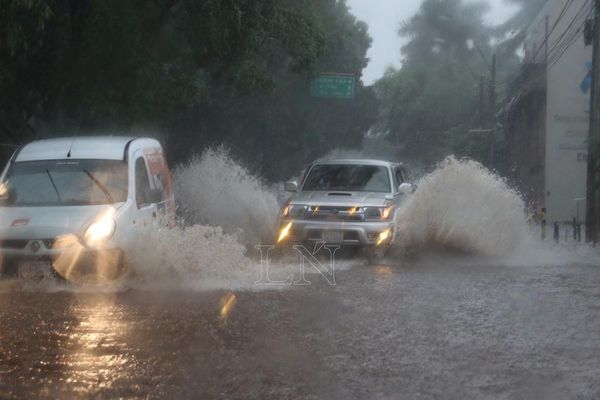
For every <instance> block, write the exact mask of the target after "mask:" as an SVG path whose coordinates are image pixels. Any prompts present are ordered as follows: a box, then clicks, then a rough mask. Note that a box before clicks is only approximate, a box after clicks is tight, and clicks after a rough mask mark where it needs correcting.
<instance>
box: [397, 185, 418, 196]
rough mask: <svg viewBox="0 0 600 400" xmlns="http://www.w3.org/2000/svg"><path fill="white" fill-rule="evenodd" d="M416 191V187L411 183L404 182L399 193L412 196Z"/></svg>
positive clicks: (399, 188) (399, 187)
mask: <svg viewBox="0 0 600 400" xmlns="http://www.w3.org/2000/svg"><path fill="white" fill-rule="evenodd" d="M414 191H415V187H414V186H413V185H411V184H410V183H406V182H404V183H403V184H401V185H400V186H398V193H400V194H411V193H413V192H414Z"/></svg>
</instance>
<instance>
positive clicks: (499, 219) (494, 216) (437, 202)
mask: <svg viewBox="0 0 600 400" xmlns="http://www.w3.org/2000/svg"><path fill="white" fill-rule="evenodd" d="M524 209H525V207H524V203H523V200H522V199H521V197H520V196H519V194H518V193H517V192H515V191H514V190H512V189H511V188H509V187H508V185H507V184H506V182H505V181H503V180H502V179H500V178H499V177H498V176H496V175H494V174H493V173H491V172H490V171H488V170H487V169H486V168H484V167H483V166H482V165H481V164H479V163H477V162H475V161H471V160H457V159H456V158H454V157H449V158H447V159H446V160H445V161H444V162H442V163H441V164H440V165H439V167H438V168H437V169H436V170H435V171H434V172H432V173H431V174H429V175H427V176H425V177H424V178H422V179H421V180H420V181H419V183H418V189H417V191H416V192H415V194H414V195H413V196H412V197H411V198H410V199H409V200H408V201H407V203H406V204H405V206H404V207H403V208H402V209H401V211H400V212H399V213H398V221H399V224H398V238H397V246H398V247H399V248H401V249H414V248H421V249H422V248H433V247H442V248H446V249H448V248H450V249H457V250H460V251H465V252H470V253H475V254H483V255H496V256H499V255H507V254H511V253H512V252H514V251H515V250H516V249H517V247H518V246H519V244H520V243H522V242H523V241H524V240H525V239H526V238H527V236H528V235H527V224H526V219H525V213H524Z"/></svg>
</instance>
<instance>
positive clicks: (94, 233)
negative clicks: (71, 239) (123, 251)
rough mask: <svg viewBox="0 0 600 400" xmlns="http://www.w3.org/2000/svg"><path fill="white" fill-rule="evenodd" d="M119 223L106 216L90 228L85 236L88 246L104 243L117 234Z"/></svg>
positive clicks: (110, 216)
mask: <svg viewBox="0 0 600 400" xmlns="http://www.w3.org/2000/svg"><path fill="white" fill-rule="evenodd" d="M116 228H117V223H116V222H115V220H114V219H113V217H112V214H111V215H105V216H103V217H102V218H100V219H98V220H97V221H96V222H94V223H93V224H91V225H90V226H88V228H87V229H86V230H85V234H84V235H83V237H84V239H85V242H86V244H88V245H93V244H97V243H99V242H103V241H105V240H107V239H110V237H111V236H112V235H113V234H114V233H115V229H116Z"/></svg>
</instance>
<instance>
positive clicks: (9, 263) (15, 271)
mask: <svg viewBox="0 0 600 400" xmlns="http://www.w3.org/2000/svg"><path fill="white" fill-rule="evenodd" d="M0 271H1V273H0V278H1V279H14V278H17V277H18V275H19V267H18V265H17V263H16V262H15V261H14V260H6V259H3V260H2V261H0Z"/></svg>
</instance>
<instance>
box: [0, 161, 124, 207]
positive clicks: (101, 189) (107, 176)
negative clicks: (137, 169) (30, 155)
mask: <svg viewBox="0 0 600 400" xmlns="http://www.w3.org/2000/svg"><path fill="white" fill-rule="evenodd" d="M127 185H128V179H127V163H125V162H123V161H116V160H59V161H28V162H19V163H15V164H13V165H12V166H11V167H10V169H9V171H8V174H7V176H6V178H5V181H4V187H5V188H6V194H5V196H4V197H5V198H6V201H4V204H3V205H6V206H20V207H27V206H64V205H100V204H113V203H118V202H122V201H125V200H126V199H127Z"/></svg>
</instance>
